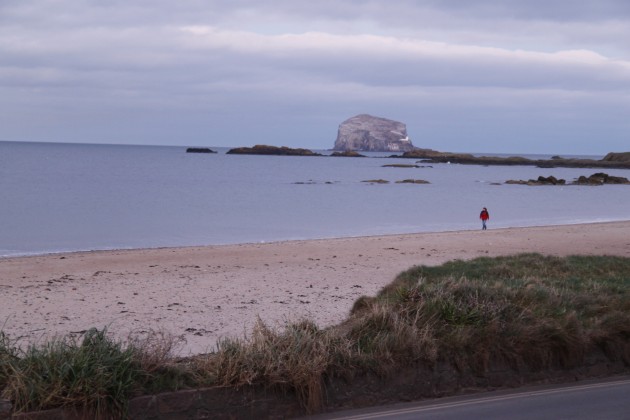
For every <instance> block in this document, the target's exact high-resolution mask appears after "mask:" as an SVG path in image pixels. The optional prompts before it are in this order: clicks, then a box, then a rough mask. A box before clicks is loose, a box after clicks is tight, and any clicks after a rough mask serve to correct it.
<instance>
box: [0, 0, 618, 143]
mask: <svg viewBox="0 0 630 420" xmlns="http://www.w3.org/2000/svg"><path fill="white" fill-rule="evenodd" d="M392 3H393V4H392ZM417 3H420V2H415V1H397V2H384V1H328V0H326V1H319V2H306V1H288V0H287V1H271V2H264V6H263V5H261V4H260V2H252V1H245V0H241V1H201V0H190V1H186V2H167V1H133V2H128V1H127V2H124V1H108V2H97V1H78V0H74V1H73V0H48V1H32V0H21V1H19V0H8V1H4V2H2V3H1V4H0V139H3V140H18V141H38V140H39V141H71V142H105V143H130V144H173V145H213V146H222V145H224V146H241V145H252V144H256V143H270V144H276V145H288V146H301V147H311V148H329V147H331V146H332V144H333V142H334V139H335V136H336V129H337V126H338V124H339V123H340V122H341V121H343V120H345V119H346V118H348V117H350V116H352V115H355V114H358V113H372V114H375V115H380V116H384V117H388V118H393V119H397V120H400V121H404V122H405V123H407V125H408V131H409V133H410V135H411V137H412V139H413V141H414V144H416V145H418V146H421V147H431V148H435V149H440V150H452V151H480V152H493V151H496V152H530V153H577V154H579V153H585V154H603V153H606V152H607V151H624V150H626V149H628V146H627V144H628V137H629V136H628V133H630V118H628V116H629V115H630V44H628V43H627V42H626V40H627V39H630V3H628V2H625V1H623V0H620V1H592V2H591V1H589V2H579V3H580V4H576V3H575V2H570V1H546V2H542V1H530V2H521V1H513V2H506V1H498V0H496V1H492V0H482V1H472V2H471V1H451V2H437V1H425V2H421V3H422V6H418V5H417ZM444 3H447V4H448V6H445V5H444Z"/></svg>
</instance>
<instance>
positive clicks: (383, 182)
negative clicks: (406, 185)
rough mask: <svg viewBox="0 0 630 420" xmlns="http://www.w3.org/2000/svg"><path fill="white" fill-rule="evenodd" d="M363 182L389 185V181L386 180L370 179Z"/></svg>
mask: <svg viewBox="0 0 630 420" xmlns="http://www.w3.org/2000/svg"><path fill="white" fill-rule="evenodd" d="M361 182H367V183H369V184H389V181H387V180H386V179H368V180H366V181H361Z"/></svg>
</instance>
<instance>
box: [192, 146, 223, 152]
mask: <svg viewBox="0 0 630 420" xmlns="http://www.w3.org/2000/svg"><path fill="white" fill-rule="evenodd" d="M186 153H217V152H215V151H214V150H212V149H208V148H207V147H189V148H188V149H186Z"/></svg>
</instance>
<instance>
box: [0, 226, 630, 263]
mask: <svg viewBox="0 0 630 420" xmlns="http://www.w3.org/2000/svg"><path fill="white" fill-rule="evenodd" d="M625 222H629V223H630V219H618V220H617V219H613V220H603V221H587V222H581V221H578V222H567V223H550V224H541V225H523V226H501V227H494V228H491V230H508V229H529V228H544V227H550V226H557V227H561V226H581V225H601V224H607V223H625ZM475 231H477V229H456V230H436V231H416V232H403V233H384V234H374V235H350V236H330V237H321V238H306V239H278V240H269V241H264V240H263V241H257V242H251V241H250V242H234V243H219V244H201V245H199V244H197V245H176V246H168V245H166V246H155V247H151V246H147V247H130V248H97V249H76V250H65V251H42V252H27V253H16V254H6V255H0V263H1V262H2V261H3V260H7V259H15V258H30V257H46V256H64V255H72V254H92V253H99V252H127V251H157V250H164V249H192V248H194V249H196V248H214V247H224V246H238V245H268V244H284V243H291V242H307V241H328V240H337V239H361V238H372V237H388V236H406V235H427V234H438V233H455V232H475Z"/></svg>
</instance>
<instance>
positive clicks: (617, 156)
mask: <svg viewBox="0 0 630 420" xmlns="http://www.w3.org/2000/svg"><path fill="white" fill-rule="evenodd" d="M602 160H603V161H604V162H628V163H630V152H623V153H608V154H607V155H606V156H604V158H603V159H602Z"/></svg>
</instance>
